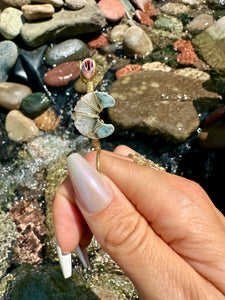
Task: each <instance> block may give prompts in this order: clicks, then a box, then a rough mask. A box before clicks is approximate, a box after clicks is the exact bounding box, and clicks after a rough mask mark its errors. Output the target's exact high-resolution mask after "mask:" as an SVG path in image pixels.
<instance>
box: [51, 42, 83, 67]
mask: <svg viewBox="0 0 225 300" xmlns="http://www.w3.org/2000/svg"><path fill="white" fill-rule="evenodd" d="M88 56H89V50H88V47H87V46H86V44H85V43H84V42H82V41H81V40H79V39H69V40H67V41H64V42H62V43H59V44H58V45H56V46H54V47H53V48H51V49H49V50H48V51H47V53H46V57H45V62H46V64H47V65H49V66H54V65H59V64H61V63H64V62H68V61H72V60H82V59H84V58H87V57H88Z"/></svg>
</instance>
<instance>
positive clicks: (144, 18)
mask: <svg viewBox="0 0 225 300" xmlns="http://www.w3.org/2000/svg"><path fill="white" fill-rule="evenodd" d="M134 17H135V19H136V20H137V21H138V22H139V23H141V24H144V25H153V24H154V21H153V20H152V19H151V18H150V17H149V15H148V14H147V13H144V12H143V11H141V10H140V9H137V10H135V15H134Z"/></svg>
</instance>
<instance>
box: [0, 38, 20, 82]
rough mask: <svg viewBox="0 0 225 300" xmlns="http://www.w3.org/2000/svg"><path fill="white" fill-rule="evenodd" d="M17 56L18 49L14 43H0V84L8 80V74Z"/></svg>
mask: <svg viewBox="0 0 225 300" xmlns="http://www.w3.org/2000/svg"><path fill="white" fill-rule="evenodd" d="M17 56H18V49H17V46H16V44H15V43H14V42H12V41H3V42H0V82H5V81H7V79H8V76H9V72H10V71H11V69H12V67H13V66H14V65H15V63H16V60H17Z"/></svg>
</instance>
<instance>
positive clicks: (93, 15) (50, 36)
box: [21, 0, 106, 47]
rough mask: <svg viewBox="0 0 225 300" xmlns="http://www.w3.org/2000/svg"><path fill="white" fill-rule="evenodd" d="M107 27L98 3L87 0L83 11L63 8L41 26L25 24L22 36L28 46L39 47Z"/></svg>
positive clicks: (31, 23) (35, 22)
mask: <svg viewBox="0 0 225 300" xmlns="http://www.w3.org/2000/svg"><path fill="white" fill-rule="evenodd" d="M40 25H41V26H40ZM105 25H106V21H105V18H104V16H103V14H102V13H101V11H100V9H99V8H98V6H97V4H96V2H95V1H94V0H87V4H86V5H85V7H84V8H82V9H79V10H68V9H67V10H66V9H63V8H62V9H61V10H59V11H58V12H56V13H55V14H54V15H53V17H52V18H51V19H49V20H45V21H42V22H41V24H40V23H39V22H37V21H33V22H27V23H25V24H24V25H23V27H22V28H21V36H22V38H23V40H24V42H25V43H26V44H27V45H28V46H31V47H38V46H41V45H43V44H45V43H47V42H50V41H54V40H57V39H62V38H63V39H65V38H67V37H68V38H69V37H75V36H77V35H80V34H85V33H89V32H96V31H99V30H100V29H101V28H103V27H104V26H105Z"/></svg>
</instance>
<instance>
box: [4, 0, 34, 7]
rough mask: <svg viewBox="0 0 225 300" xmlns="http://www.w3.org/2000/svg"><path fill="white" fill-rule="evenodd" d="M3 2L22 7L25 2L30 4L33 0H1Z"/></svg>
mask: <svg viewBox="0 0 225 300" xmlns="http://www.w3.org/2000/svg"><path fill="white" fill-rule="evenodd" d="M1 1H2V2H3V3H6V4H7V5H8V6H13V7H17V8H20V7H21V6H23V5H25V4H30V3H31V0H1Z"/></svg>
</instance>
